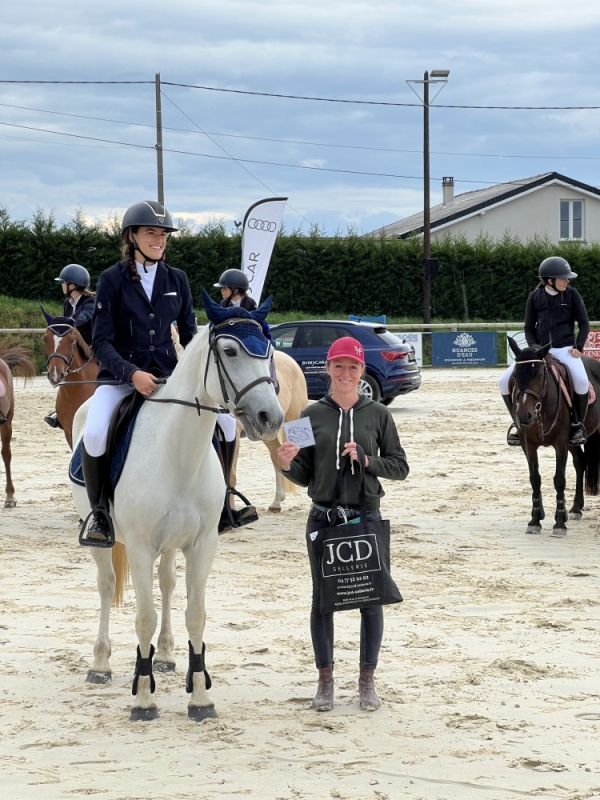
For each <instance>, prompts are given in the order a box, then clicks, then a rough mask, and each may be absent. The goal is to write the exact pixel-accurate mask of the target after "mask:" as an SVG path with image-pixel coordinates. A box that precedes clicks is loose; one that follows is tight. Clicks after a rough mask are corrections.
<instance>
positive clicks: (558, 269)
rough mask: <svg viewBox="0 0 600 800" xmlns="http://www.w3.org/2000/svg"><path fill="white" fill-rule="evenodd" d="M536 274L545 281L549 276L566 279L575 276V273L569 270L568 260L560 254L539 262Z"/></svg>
mask: <svg viewBox="0 0 600 800" xmlns="http://www.w3.org/2000/svg"><path fill="white" fill-rule="evenodd" d="M538 274H539V276H540V278H541V279H542V280H543V281H547V280H548V279H549V278H566V279H567V280H572V279H573V278H576V277H577V273H576V272H573V271H572V270H571V267H570V266H569V262H568V261H567V260H566V259H564V258H561V257H560V256H550V258H545V259H544V260H543V261H542V263H541V264H540V269H539V272H538Z"/></svg>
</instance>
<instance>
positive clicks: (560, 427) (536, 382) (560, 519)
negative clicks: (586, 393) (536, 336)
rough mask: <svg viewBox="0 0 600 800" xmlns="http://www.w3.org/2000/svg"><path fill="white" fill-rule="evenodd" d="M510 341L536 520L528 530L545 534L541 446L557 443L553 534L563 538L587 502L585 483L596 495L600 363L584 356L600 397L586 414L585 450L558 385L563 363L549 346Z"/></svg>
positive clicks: (516, 402) (513, 387)
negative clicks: (571, 470)
mask: <svg viewBox="0 0 600 800" xmlns="http://www.w3.org/2000/svg"><path fill="white" fill-rule="evenodd" d="M509 345H510V348H511V350H512V351H513V353H514V354H515V369H514V373H513V377H512V379H511V395H512V398H513V415H514V419H515V422H516V424H517V429H518V432H519V439H520V440H521V447H522V448H523V452H524V453H525V458H526V459H527V463H528V465H529V479H530V481H531V489H532V501H533V502H532V511H531V520H530V521H529V524H528V526H527V530H526V533H541V530H542V525H541V522H542V520H543V519H544V517H545V512H544V506H543V504H542V491H541V487H542V479H541V476H540V471H539V461H538V449H539V448H540V447H554V450H555V453H556V471H555V473H554V488H555V490H556V512H555V514H554V528H553V530H552V536H564V535H565V534H566V532H567V526H566V522H567V518H570V519H581V517H582V511H583V506H584V495H583V488H584V486H583V484H584V477H585V484H586V486H585V488H586V491H587V494H591V495H597V494H598V485H599V470H600V434H599V433H598V428H599V427H600V363H598V362H597V361H594V360H593V359H591V358H587V357H585V356H583V357H582V360H583V364H584V366H585V370H586V372H587V374H588V378H589V380H590V383H591V384H592V385H593V387H594V389H595V390H596V394H597V395H598V396H599V399H598V400H596V402H594V403H593V404H592V405H590V406H589V408H588V412H587V416H586V418H585V427H586V431H587V434H588V441H587V443H586V445H585V448H584V449H583V448H581V447H573V446H571V445H569V437H570V435H571V417H570V411H569V406H568V404H567V401H566V399H565V396H564V394H563V392H562V390H561V388H560V386H559V382H558V380H557V378H556V376H555V373H554V370H553V369H552V364H553V363H554V364H556V363H558V362H556V361H554V359H552V356H549V355H548V351H549V350H550V345H549V344H548V345H546V346H544V347H540V348H535V347H526V348H524V349H523V350H521V349H520V348H519V346H518V345H517V343H516V342H515V341H514V339H511V338H510V337H509ZM569 452H570V453H571V455H572V456H573V465H574V467H575V473H576V476H577V477H576V485H575V498H574V500H573V506H572V507H571V509H570V511H569V513H568V514H567V510H566V505H565V486H566V477H565V470H566V466H567V457H568V454H569Z"/></svg>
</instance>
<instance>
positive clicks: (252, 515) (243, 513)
mask: <svg viewBox="0 0 600 800" xmlns="http://www.w3.org/2000/svg"><path fill="white" fill-rule="evenodd" d="M219 444H220V446H221V455H222V458H223V473H224V476H225V483H226V484H227V492H226V494H225V504H224V506H223V511H222V512H221V519H220V520H219V527H218V531H219V533H223V531H226V530H229V529H230V528H240V527H241V526H242V525H248V524H249V523H250V522H256V521H257V519H258V514H257V512H256V508H255V507H254V506H253V505H250V503H249V502H248V500H246V498H245V497H244V495H243V494H241V492H238V491H237V489H233V488H232V487H231V486H230V485H229V479H230V478H231V470H232V467H233V459H234V456H235V445H236V442H235V440H234V441H233V442H219ZM232 494H235V495H237V496H238V497H239V498H241V499H242V500H243V501H244V503H245V504H246V505H245V506H244V508H240V509H239V510H238V509H235V508H233V507H232V505H231V503H230V500H231V495H232Z"/></svg>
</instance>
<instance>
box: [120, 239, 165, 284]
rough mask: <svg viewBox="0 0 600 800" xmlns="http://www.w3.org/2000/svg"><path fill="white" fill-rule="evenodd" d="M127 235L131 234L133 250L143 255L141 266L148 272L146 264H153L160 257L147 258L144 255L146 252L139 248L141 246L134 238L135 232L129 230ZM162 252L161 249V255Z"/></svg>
mask: <svg viewBox="0 0 600 800" xmlns="http://www.w3.org/2000/svg"><path fill="white" fill-rule="evenodd" d="M129 235H130V236H131V241H132V242H133V246H134V248H135V250H136V251H137V252H138V253H140V254H141V255H143V256H144V261H143V263H142V267H143V268H144V272H145V273H146V274H147V273H148V270H147V269H146V264H155V263H156V262H157V261H160V259H159V258H149V257H148V256H147V255H146V253H144V251H143V250H142V249H141V247H140V246H139V244H138V243H137V242H136V240H135V234H134V233H133V231H130V234H129ZM164 252H165V251H164V250H163V251H162V253H161V256H163V255H164Z"/></svg>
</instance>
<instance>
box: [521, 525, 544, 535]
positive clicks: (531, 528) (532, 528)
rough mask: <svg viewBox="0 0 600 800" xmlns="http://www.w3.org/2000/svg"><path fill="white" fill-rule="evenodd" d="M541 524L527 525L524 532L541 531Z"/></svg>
mask: <svg viewBox="0 0 600 800" xmlns="http://www.w3.org/2000/svg"><path fill="white" fill-rule="evenodd" d="M541 532H542V526H541V525H528V526H527V530H526V531H525V533H541Z"/></svg>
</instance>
